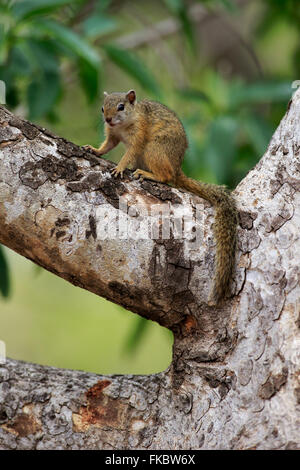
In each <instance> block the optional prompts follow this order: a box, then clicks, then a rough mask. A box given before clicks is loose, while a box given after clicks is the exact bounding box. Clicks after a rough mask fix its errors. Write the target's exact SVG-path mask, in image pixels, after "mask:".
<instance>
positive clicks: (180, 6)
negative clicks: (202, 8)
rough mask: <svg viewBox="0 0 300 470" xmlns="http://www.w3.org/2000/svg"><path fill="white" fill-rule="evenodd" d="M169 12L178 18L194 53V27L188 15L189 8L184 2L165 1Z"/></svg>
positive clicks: (178, 0)
mask: <svg viewBox="0 0 300 470" xmlns="http://www.w3.org/2000/svg"><path fill="white" fill-rule="evenodd" d="M164 2H165V4H166V6H167V7H168V8H169V10H170V11H171V12H172V13H173V14H174V15H175V16H177V18H178V21H179V22H180V24H181V27H182V30H183V33H184V35H185V36H186V38H187V41H188V43H189V45H190V46H191V49H192V51H194V52H195V50H196V40H195V32H194V25H193V23H192V21H191V20H190V18H189V15H188V7H187V5H186V3H185V2H184V1H183V0H164Z"/></svg>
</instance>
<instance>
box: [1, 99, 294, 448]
mask: <svg viewBox="0 0 300 470" xmlns="http://www.w3.org/2000/svg"><path fill="white" fill-rule="evenodd" d="M299 109H300V90H299V91H297V92H296V93H295V95H294V97H293V100H292V101H291V103H290V106H289V109H288V112H287V114H286V116H285V117H284V119H283V120H282V122H281V124H280V126H279V128H278V129H277V131H276V133H275V134H274V136H273V138H272V140H271V143H270V145H269V147H268V149H267V152H266V154H265V155H264V157H263V158H262V159H261V161H260V162H259V164H258V165H257V166H256V167H255V168H254V169H253V170H252V171H251V172H250V173H249V174H248V175H247V177H246V178H245V179H244V180H243V181H242V182H241V183H240V185H239V186H238V187H237V189H236V191H235V195H236V199H237V203H238V206H239V208H240V227H239V233H238V239H239V252H238V256H237V268H236V273H235V278H234V282H233V289H232V298H231V299H227V301H226V302H225V303H224V305H223V306H222V307H220V308H218V309H213V308H208V307H207V305H206V299H207V295H208V292H209V288H210V278H211V277H212V273H213V264H214V262H213V261H214V260H213V258H214V256H213V253H214V249H213V245H212V242H213V236H212V232H211V221H212V217H211V216H212V214H213V210H212V209H211V207H208V205H207V204H206V203H204V202H203V201H202V200H201V199H199V198H197V197H196V196H192V195H190V194H188V193H183V192H180V191H177V190H175V189H172V188H169V187H167V186H164V185H161V184H156V183H149V182H144V183H139V182H136V181H134V180H133V179H132V177H131V172H129V171H128V172H127V174H126V178H125V180H124V181H122V182H121V181H119V180H115V179H113V178H112V177H111V176H110V173H109V171H108V170H109V169H110V168H111V166H112V164H111V163H110V162H109V161H107V160H103V159H100V160H98V159H96V157H95V156H93V155H92V154H89V153H87V152H85V151H83V150H82V149H80V148H79V147H77V146H76V145H74V144H72V143H70V142H67V141H65V140H64V139H61V138H58V137H55V136H53V135H51V134H50V133H49V132H48V131H47V130H45V129H42V128H40V127H37V126H34V125H32V124H30V123H28V122H26V121H23V120H21V119H18V118H16V117H14V116H13V115H12V114H11V113H9V112H8V111H7V110H5V109H4V108H1V111H0V124H1V127H0V142H1V143H0V149H1V153H0V175H1V176H0V242H1V243H4V244H6V245H7V246H9V247H10V248H12V249H14V250H16V251H18V252H19V253H21V254H23V255H24V256H26V257H28V258H30V259H32V260H33V261H35V262H37V263H38V264H40V265H42V266H44V267H45V268H46V269H49V270H51V271H52V272H54V273H56V274H57V275H59V276H61V277H63V278H65V279H67V280H68V281H70V282H72V283H74V284H75V285H79V286H81V287H84V288H86V289H88V290H90V291H92V292H95V293H96V294H98V295H101V296H104V297H106V298H108V299H110V300H112V301H114V302H117V303H119V304H121V305H123V306H125V307H127V308H129V309H130V310H133V311H135V312H138V313H140V314H141V315H143V316H145V317H147V318H150V319H152V320H156V321H158V322H159V323H161V324H162V325H164V326H167V327H169V328H171V329H172V331H173V333H174V351H173V362H172V365H171V367H170V368H169V370H168V371H166V372H164V373H161V374H157V375H153V376H148V377H135V378H134V379H133V378H132V377H128V376H121V377H120V376H119V377H99V376H96V375H94V374H85V373H82V372H75V371H61V370H58V369H54V368H48V367H42V366H38V365H30V364H25V363H22V362H16V361H12V360H7V362H6V364H4V365H3V366H2V367H0V386H1V394H0V400H1V401H0V420H1V421H0V423H1V424H0V447H2V448H81V449H83V448H117V449H122V448H130V449H136V448H151V449H156V448H158V449H162V448H165V449H168V448H170V449H171V448H173V449H180V448H184V449H188V448H193V449H198V448H206V449H220V448H227V449H229V448H233V449H245V448H259V449H273V448H280V449H281V448H295V447H297V446H299V447H300V440H299V432H298V430H299V427H298V424H297V419H298V420H299V416H298V415H297V413H298V408H299V400H300V399H299V382H298V378H299V344H300V338H299V298H300V286H299V276H300V268H299V253H300V246H299V244H300V242H299V223H300V209H299V207H300V205H299V201H298V199H299V188H300V179H299V176H298V175H299V154H300V113H299ZM120 196H122V197H123V198H124V200H125V201H127V202H128V205H129V206H131V209H132V210H133V209H135V210H136V207H134V206H135V205H136V203H137V202H140V203H141V206H140V207H139V208H138V213H137V212H135V213H134V211H133V212H131V213H129V214H128V213H126V211H125V210H124V208H123V209H122V208H120V207H119V197H120ZM165 202H167V204H168V207H171V208H172V210H173V211H174V212H175V211H176V210H179V209H181V210H182V211H187V210H188V208H189V207H190V206H192V207H193V210H194V214H195V211H196V206H197V205H199V207H200V208H201V212H202V218H200V219H198V220H197V221H196V224H195V227H196V229H197V230H199V233H200V234H201V235H202V237H200V240H201V241H200V243H198V244H197V243H196V244H195V243H193V242H192V241H191V240H188V239H186V238H176V237H175V236H174V233H175V232H174V228H173V231H172V232H171V234H172V235H171V237H170V238H169V239H158V240H157V239H153V238H148V239H146V240H132V239H130V237H129V238H125V239H122V238H121V237H119V238H118V237H116V236H114V237H110V238H109V239H106V240H105V239H102V238H101V237H100V232H101V230H102V228H103V225H104V223H105V221H106V220H108V219H105V217H104V216H103V212H101V211H102V207H103V206H104V204H106V205H107V207H108V209H109V215H111V216H112V217H111V218H110V220H109V223H108V227H109V229H108V230H109V233H110V234H111V233H112V232H113V229H114V228H115V227H116V225H117V221H118V217H119V218H122V217H123V216H124V217H125V219H126V221H127V222H128V223H129V224H130V223H131V222H132V223H133V222H134V220H137V221H138V224H137V225H133V227H134V230H133V232H134V233H137V232H138V231H139V230H140V229H141V224H142V222H143V221H147V222H153V217H152V216H151V214H150V215H149V211H148V212H146V211H144V212H142V208H144V209H145V208H148V209H149V207H152V206H153V205H154V206H155V207H156V208H157V207H159V208H160V209H161V208H162V207H163V203H165ZM107 217H108V216H107ZM158 225H159V224H158ZM187 225H188V224H187ZM190 225H193V224H191V223H190ZM154 227H155V224H154ZM196 233H197V232H196ZM196 238H197V237H196ZM198 241H199V240H198ZM297 407H298V408H297ZM220 431H221V432H220Z"/></svg>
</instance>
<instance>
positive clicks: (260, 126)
mask: <svg viewBox="0 0 300 470" xmlns="http://www.w3.org/2000/svg"><path fill="white" fill-rule="evenodd" d="M243 123H244V129H245V131H246V133H247V134H248V137H249V140H250V142H251V143H252V145H253V147H254V148H255V150H256V152H257V154H258V155H259V156H262V155H263V154H264V153H265V151H266V150H267V147H268V145H269V142H270V140H271V137H272V134H273V129H272V128H271V127H270V125H269V124H268V123H267V121H266V120H265V119H263V118H262V117H261V116H259V115H258V114H248V115H247V116H246V117H245V118H244V120H243Z"/></svg>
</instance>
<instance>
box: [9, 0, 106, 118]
mask: <svg viewBox="0 0 300 470" xmlns="http://www.w3.org/2000/svg"><path fill="white" fill-rule="evenodd" d="M84 3H85V2H83V1H82V0H75V2H74V1H73V2H71V1H70V0H29V1H21V2H17V3H11V2H6V4H4V5H2V6H1V10H2V14H3V15H2V16H1V20H0V21H1V24H0V32H1V34H0V38H1V46H0V51H1V52H0V79H1V80H4V81H5V83H6V87H7V97H6V98H7V103H8V105H10V106H17V105H18V104H20V103H21V102H22V103H24V101H25V100H26V102H27V106H28V116H29V118H30V119H34V120H36V119H40V118H41V117H43V116H47V115H49V116H50V115H51V113H52V111H53V108H54V106H55V105H56V103H57V102H58V100H59V98H60V97H61V95H62V92H63V85H62V84H63V79H62V62H63V61H65V60H68V61H69V62H70V63H73V64H74V65H75V67H77V70H78V73H79V76H80V79H81V82H82V84H83V88H84V90H85V91H86V95H87V98H88V99H89V100H90V101H91V100H92V99H94V98H95V97H96V96H97V94H98V91H99V78H100V77H99V74H100V65H101V61H100V55H99V53H98V51H96V49H94V47H93V46H92V45H91V44H90V43H89V41H88V39H87V38H84V37H81V36H80V35H79V34H78V33H76V32H75V31H73V30H72V29H71V28H69V27H68V26H65V25H64V24H63V23H62V22H61V21H60V20H59V12H60V11H61V9H62V8H63V7H64V8H66V7H68V8H71V9H72V8H73V9H74V15H73V16H74V17H75V16H76V13H77V12H78V10H77V9H76V8H74V6H75V7H76V6H77V8H79V7H80V6H81V5H82V4H84Z"/></svg>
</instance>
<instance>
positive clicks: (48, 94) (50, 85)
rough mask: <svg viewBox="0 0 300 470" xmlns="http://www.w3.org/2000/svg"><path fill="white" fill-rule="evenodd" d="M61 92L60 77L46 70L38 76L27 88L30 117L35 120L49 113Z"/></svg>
mask: <svg viewBox="0 0 300 470" xmlns="http://www.w3.org/2000/svg"><path fill="white" fill-rule="evenodd" d="M59 93H60V77H59V75H58V74H57V73H53V72H46V73H44V74H42V75H41V76H39V77H36V78H35V80H33V81H32V82H31V83H30V85H29V86H28V88H27V102H28V107H29V119H32V120H35V119H38V118H40V117H42V116H44V115H45V114H47V113H48V112H49V111H50V110H51V109H52V107H53V105H54V103H55V101H56V100H57V98H58V96H59Z"/></svg>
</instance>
